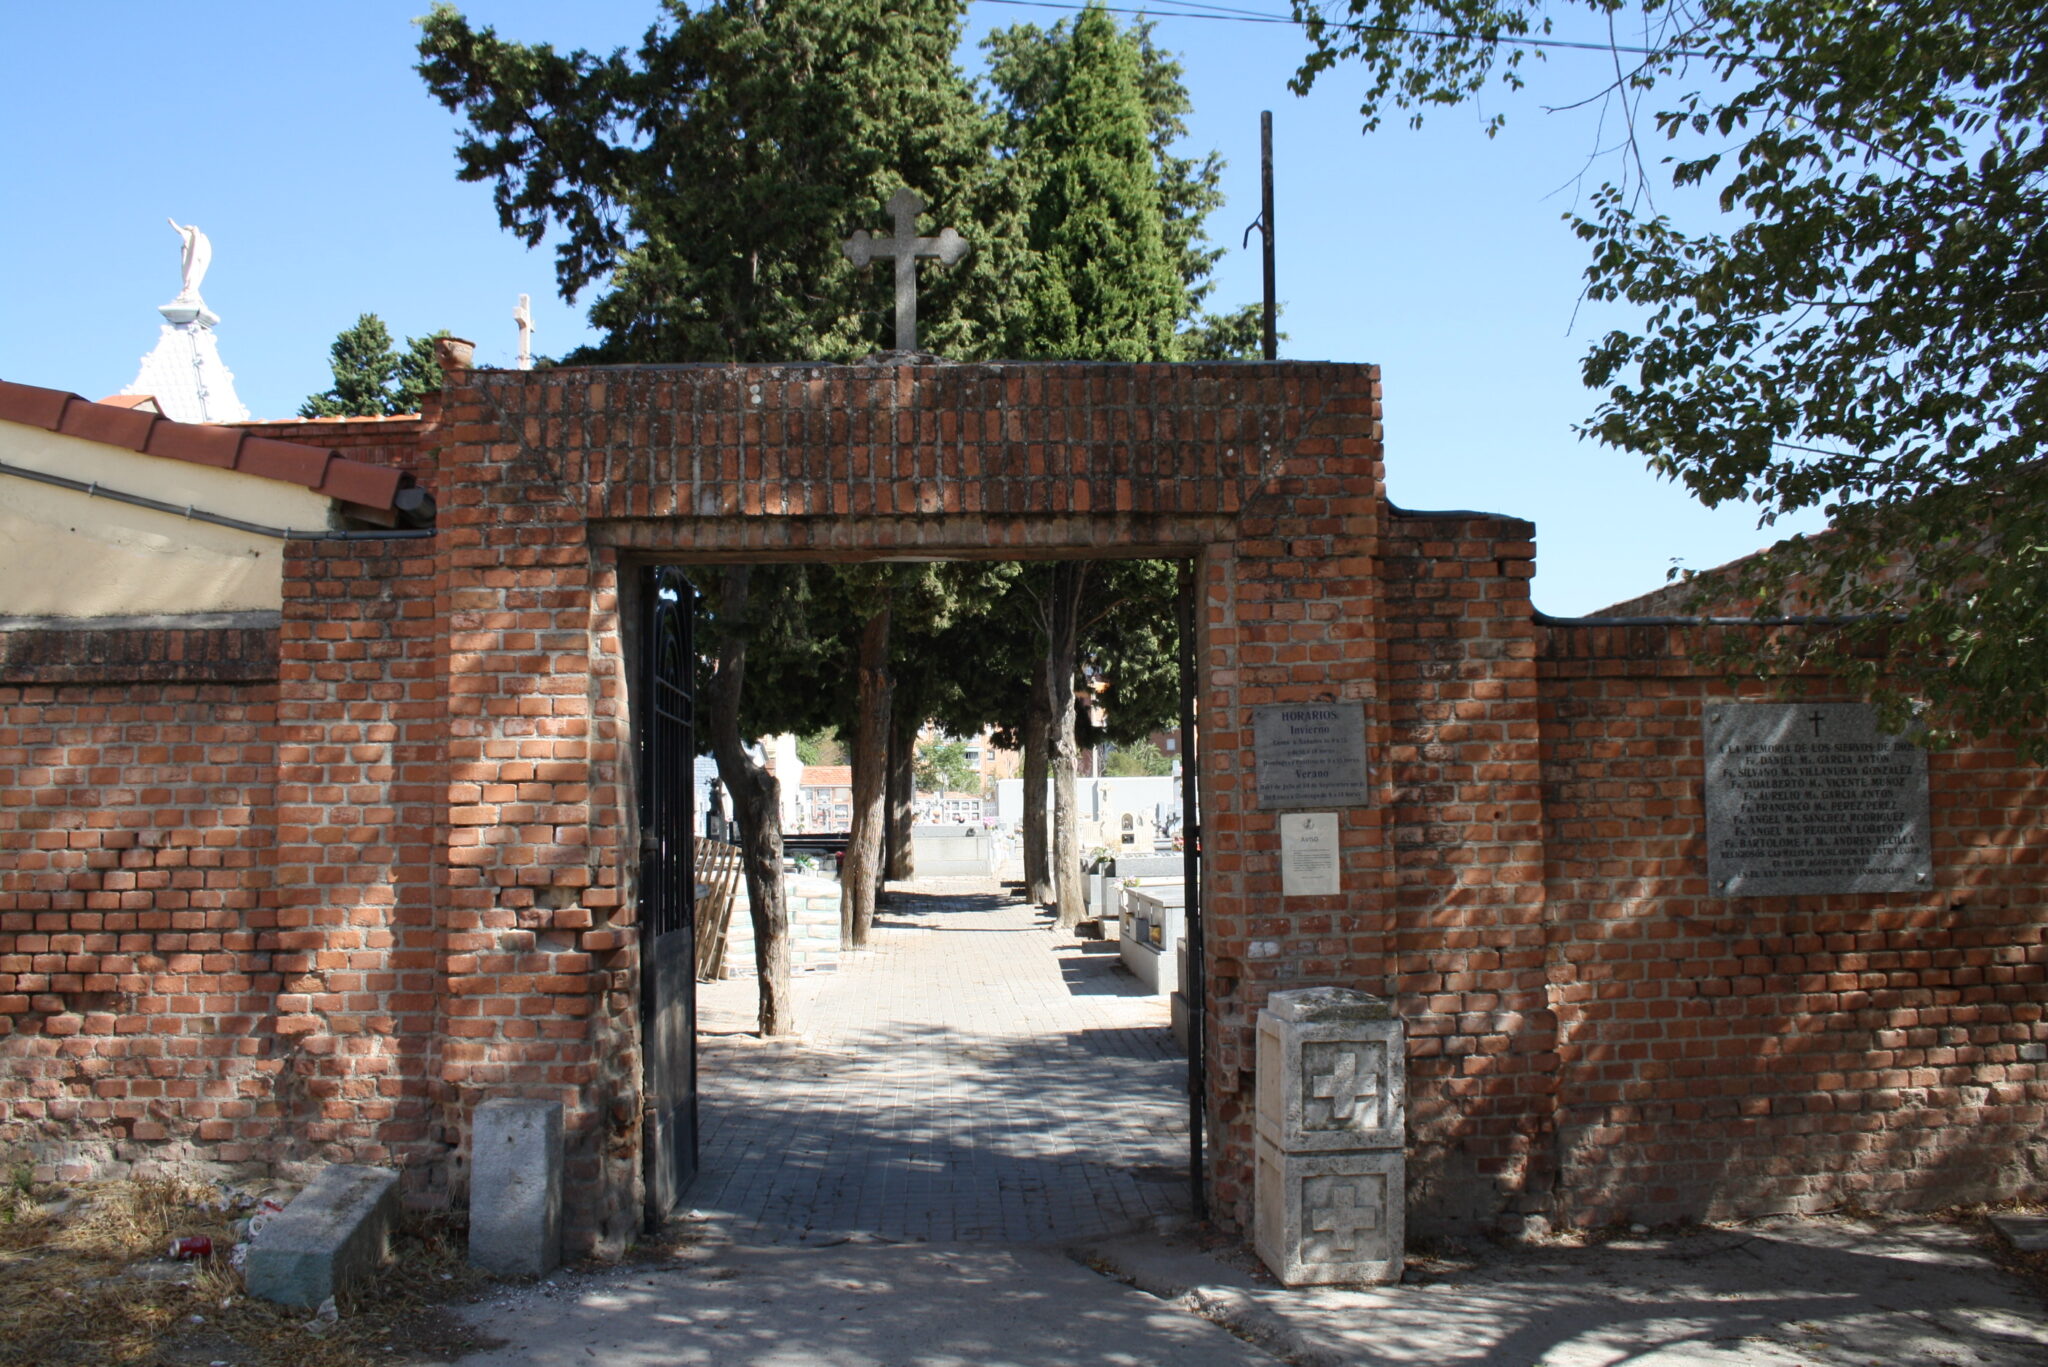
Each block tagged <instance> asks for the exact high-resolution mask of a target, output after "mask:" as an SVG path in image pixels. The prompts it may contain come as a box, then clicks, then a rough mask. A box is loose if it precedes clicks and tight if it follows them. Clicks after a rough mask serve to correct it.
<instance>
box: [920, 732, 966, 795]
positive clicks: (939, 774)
mask: <svg viewBox="0 0 2048 1367" xmlns="http://www.w3.org/2000/svg"><path fill="white" fill-rule="evenodd" d="M914 775H915V777H916V780H917V790H918V791H919V792H920V793H967V794H970V795H973V796H979V795H980V793H981V771H980V770H979V769H977V768H975V767H974V765H972V764H970V763H968V761H967V742H965V741H958V740H936V741H928V742H926V743H925V744H923V745H920V746H918V747H917V764H916V768H915V770H914Z"/></svg>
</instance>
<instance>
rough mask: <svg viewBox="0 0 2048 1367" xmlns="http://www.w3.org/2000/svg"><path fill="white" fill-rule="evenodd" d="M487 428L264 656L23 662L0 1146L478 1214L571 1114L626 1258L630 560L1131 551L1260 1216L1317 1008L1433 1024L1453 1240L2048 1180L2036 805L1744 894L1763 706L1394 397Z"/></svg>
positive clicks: (480, 425) (1429, 1157) (715, 415)
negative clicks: (416, 510) (1286, 850)
mask: <svg viewBox="0 0 2048 1367" xmlns="http://www.w3.org/2000/svg"><path fill="white" fill-rule="evenodd" d="M444 400H445V403H444V405H443V407H442V408H441V409H440V410H439V414H438V415H436V416H433V417H430V418H429V419H428V420H427V421H426V422H424V423H422V424H418V425H416V426H415V428H414V430H416V431H418V432H420V433H421V441H422V442H423V448H422V451H421V452H420V454H419V455H418V456H417V457H416V458H415V457H412V456H409V455H408V456H407V457H406V459H408V460H412V461H414V463H415V464H417V465H418V466H419V467H421V469H422V472H423V474H425V475H428V476H431V478H432V481H433V483H434V484H435V487H436V490H437V496H438V498H439V502H440V509H441V512H440V523H439V530H438V532H437V534H435V535H434V536H433V537H431V538H427V539H411V540H405V539H391V540H380V541H369V542H317V543H295V544H294V545H293V546H292V547H291V548H290V550H289V552H288V554H287V557H286V562H285V576H286V577H285V593H284V607H283V612H282V617H281V621H280V623H279V624H278V625H277V626H276V627H275V628H271V627H267V626H262V625H253V626H252V625H249V624H247V623H243V624H241V625H238V626H232V627H217V628H213V629H208V630H183V631H179V630H156V631H142V630H135V631H121V630H115V631H106V630H101V631H88V632H78V633H70V634H65V635H56V634H49V633H36V632H24V631H15V632H0V1102H4V1104H5V1111H4V1116H0V1144H11V1143H29V1144H33V1145H37V1146H40V1147H39V1151H40V1152H42V1153H45V1154H55V1153H57V1152H59V1151H60V1150H62V1151H63V1152H65V1153H67V1154H69V1155H71V1156H73V1157H74V1158H78V1159H80V1160H81V1161H86V1162H88V1163H112V1162H133V1161H141V1160H149V1159H176V1158H186V1157H204V1158H211V1159H217V1160H223V1161H231V1162H257V1163H264V1164H269V1165H273V1166H275V1165H286V1166H289V1165H291V1164H294V1163H310V1162H318V1161H330V1160H349V1161H358V1162H376V1163H392V1164H399V1165H402V1166H404V1167H405V1168H406V1170H407V1192H408V1195H409V1197H410V1198H411V1199H412V1200H414V1201H415V1202H421V1203H438V1202H444V1201H451V1200H452V1201H455V1202H460V1201H461V1200H463V1199H464V1198H465V1196H466V1181H467V1179H466V1166H465V1163H466V1151H467V1136H468V1132H469V1118H470V1116H471V1114H472V1112H473V1109H474V1106H475V1105H476V1103H477V1102H478V1101H480V1100H482V1099H484V1098H486V1097H490V1096H497V1095H513V1096H529V1097H541V1098H551V1099H558V1100H560V1101H562V1102H563V1103H564V1105H565V1108H566V1112H567V1120H568V1125H567V1144H568V1177H569V1203H568V1211H569V1219H568V1236H569V1240H570V1246H571V1247H572V1248H574V1249H578V1250H588V1249H592V1248H598V1247H606V1246H616V1245H617V1244H619V1243H621V1242H623V1241H624V1240H625V1239H626V1238H628V1237H630V1234H631V1233H632V1231H633V1230H634V1228H635V1227H636V1226H637V1223H638V1220H639V1216H640V1210H641V1204H642V1195H641V1191H640V1180H641V1179H640V1174H641V1161H642V1159H641V1152H640V1147H639V1144H640V1124H639V1115H640V1091H641V1088H640V1081H641V1062H640V1052H639V1026H638V1019H637V1006H638V989H639V980H638V949H639V946H638V942H637V930H638V928H637V916H636V910H635V895H636V888H635V877H636V869H637V858H638V856H637V850H638V832H637V830H636V829H635V820H636V818H635V811H634V803H633V792H634V786H633V785H634V772H633V763H634V751H633V741H634V735H635V730H634V707H635V703H636V698H635V680H636V679H637V678H638V677H639V675H638V673H637V670H636V669H635V668H634V667H633V661H634V660H635V658H636V655H637V652H638V650H639V647H640V642H639V638H638V634H637V630H636V625H635V624H637V622H638V621H639V618H640V616H641V607H642V606H643V605H641V604H640V603H639V602H638V601H637V595H638V593H639V590H640V584H641V582H642V570H643V568H644V566H646V565H647V564H650V563H655V562H659V561H664V560H667V561H683V562H690V561H698V562H706V561H717V560H721V559H724V560H735V559H745V560H756V559H814V560H858V559H862V558H870V557H876V556H884V555H888V556H900V555H933V556H940V555H972V556H1003V557H1017V558H1040V557H1048V556H1057V555H1138V554H1143V555H1163V556H1173V557H1181V558H1185V559H1187V560H1189V561H1191V562H1192V563H1193V564H1194V566H1195V567H1196V574H1197V584H1198V586H1199V592H1200V598H1201V601H1200V611H1199V622H1198V639H1197V641H1196V653H1197V658H1198V659H1199V661H1200V664H1201V669H1202V679H1201V685H1200V686H1201V690H1202V691H1201V695H1200V697H1199V700H1198V701H1199V706H1200V715H1201V717H1202V721H1203V732H1202V743H1203V761H1202V776H1201V781H1202V802H1203V814H1204V852H1205V859H1206V884H1207V886H1206V889H1205V891H1206V914H1207V918H1208V922H1207V924H1208V933H1209V935H1208V949H1209V964H1210V973H1209V980H1208V982H1207V984H1206V987H1205V1000H1206V1003H1207V1006H1208V1010H1209V1018H1210V1022H1211V1029H1210V1031H1209V1037H1208V1038H1209V1056H1208V1060H1207V1062H1208V1077H1209V1099H1210V1122H1211V1128H1210V1138H1211V1143H1210V1145H1209V1148H1208V1153H1209V1156H1210V1162H1211V1168H1210V1171H1209V1174H1208V1177H1209V1182H1210V1189H1211V1192H1212V1195H1213V1196H1214V1198H1215V1200H1214V1207H1215V1209H1216V1211H1217V1212H1218V1213H1219V1214H1220V1215H1221V1216H1223V1217H1224V1218H1225V1219H1226V1220H1233V1221H1235V1222H1237V1223H1239V1224H1240V1225H1242V1224H1246V1223H1248V1217H1249V1201H1250V1183H1249V1181H1248V1180H1247V1176H1248V1169H1249V1156H1250V1152H1249V1151H1250V1145H1251V1139H1250V1128H1249V1123H1248V1120H1249V1115H1248V1109H1247V1108H1248V1106H1249V1103H1250V1097H1251V1095H1252V1089H1253V1078H1252V1067H1253V1059H1254V1051H1253V1040H1252V1026H1253V1022H1254V1020H1255V1018H1256V1014H1257V1012H1258V1010H1259V1008H1260V1006H1261V1005H1262V1004H1263V1003H1264V1002H1265V1000H1266V997H1267V996H1268V994H1270V993H1271V992H1273V991H1275V990H1278V989H1281V988H1285V987H1294V986H1304V985H1313V984H1322V983H1339V984H1347V985H1354V986H1361V987H1365V988H1367V989H1370V990H1373V991H1377V992H1383V993H1389V994H1392V995H1393V996H1394V998H1395V999H1396V1000H1397V1002H1398V1003H1399V1006H1400V1009H1401V1012H1402V1015H1403V1016H1404V1018H1405V1019H1406V1020H1407V1021H1408V1023H1409V1027H1410V1032H1411V1033H1410V1039H1411V1065H1410V1088H1411V1092H1410V1095H1411V1115H1412V1117H1413V1130H1412V1133H1411V1141H1412V1147H1411V1168H1410V1171H1411V1175H1412V1189H1411V1192H1410V1202H1411V1218H1413V1219H1414V1221H1415V1223H1416V1227H1417V1228H1418V1229H1419V1230H1427V1229H1430V1228H1448V1227H1469V1226H1471V1225H1474V1224H1485V1223H1489V1222H1492V1221H1494V1220H1496V1219H1498V1218H1500V1217H1502V1216H1503V1215H1506V1216H1517V1215H1545V1216H1549V1217H1551V1218H1554V1219H1558V1220H1563V1221H1575V1222H1580V1223H1596V1222H1599V1221H1602V1220H1606V1219H1610V1218H1618V1217H1621V1216H1627V1217H1629V1218H1639V1219H1651V1218H1661V1217H1664V1216H1669V1215H1679V1214H1692V1215H1707V1214H1723V1213H1728V1214H1734V1213H1749V1212H1753V1211H1759V1210H1767V1209H1785V1208H1804V1207H1811V1206H1817V1205H1827V1204H1832V1203H1836V1202H1840V1201H1845V1200H1859V1201H1866V1202H1869V1203H1871V1204H1886V1205H1931V1204H1939V1203H1941V1202H1944V1201H1952V1200H1960V1199H1974V1198H1978V1197H1993V1196H2016V1195H2036V1196H2038V1195H2041V1194H2043V1193H2044V1192H2048V1151H2044V1144H2043V1141H2042V1139H2041V1138H2040V1135H2041V1131H2042V1121H2043V1116H2044V1103H2048V1080H2044V1079H2043V1076H2042V1074H2041V1069H2042V1068H2043V1067H2048V1027H2044V1024H2043V1020H2042V1014H2041V1012H2042V1004H2043V1001H2044V999H2048V991H2044V976H2043V975H2044V968H2048V956H2044V948H2043V943H2042V932H2041V925H2042V920H2043V916H2042V911H2043V908H2042V906H2041V900H2042V893H2041V889H2040V882H2041V878H2040V865H2041V852H2042V848H2043V844H2042V839H2041V837H2040V835H2039V834H2038V825H2039V822H2038V814H2039V811H2040V808H2041V801H2042V797H2043V781H2042V778H2041V775H2040V771H2039V770H2037V769H2034V768H2031V767H2027V766H2023V765H2021V764H2020V763H2019V762H2018V761H2017V760H2016V759H2015V758H2014V757H2013V756H2012V755H2011V754H2010V753H2007V752H2004V751H2001V750H1999V749H1997V748H1995V747H1981V748H1977V749H1973V750H1969V751H1965V752H1961V753H1957V754H1952V755H1938V756H1936V757H1934V759H1933V761H1932V763H1931V773H1932V783H1933V810H1934V823H1935V858H1936V864H1937V867H1938V870H1939V873H1938V879H1937V881H1938V886H1937V888H1936V889H1935V891H1934V892H1933V893H1931V894H1928V895H1925V896H1919V895H1903V894H1899V895H1885V896H1863V897H1836V898H1797V899H1792V898H1778V899H1756V898H1744V899H1739V900H1737V901H1732V902H1731V901H1723V900H1717V899H1712V898H1709V897H1708V896H1707V895H1706V890H1705V887H1704V881H1703V862H1704V843H1703V837H1702V834H1701V826H1702V816H1701V811H1700V802H1701V784H1702V759H1701V753H1700V749H1701V747H1700V729H1701V728H1700V718H1701V710H1702V708H1703V707H1704V706H1705V705H1706V703H1707V702H1708V701H1709V700H1711V699H1714V698H1722V697H1728V696H1733V695H1732V694H1731V693H1730V691H1729V687H1728V685H1726V684H1725V683H1724V682H1722V681H1721V680H1719V679H1718V678H1715V677H1713V676H1711V675H1709V674H1706V673H1703V672H1702V671H1700V670H1699V669H1697V668H1696V667H1695V666H1694V665H1693V664H1692V663H1690V660H1691V649H1692V646H1693V645H1694V644H1696V642H1695V641H1694V640H1693V639H1692V638H1690V637H1687V636H1685V635H1684V634H1682V633H1680V632H1677V631H1675V630H1672V629H1666V628H1657V627H1641V626H1636V627H1628V626H1613V625H1590V626H1589V625H1571V624H1557V623H1548V622H1545V621H1542V620H1540V619H1537V618H1536V617H1535V616H1534V615H1533V614H1532V612H1531V609H1530V605H1529V601H1528V581H1529V578H1530V574H1531V572H1532V569H1533V555H1534V547H1533V543H1532V536H1533V529H1532V528H1531V527H1530V526H1529V524H1527V523H1525V522H1518V521H1516V520H1514V519H1511V518H1502V517H1494V516H1488V515H1484V514H1477V513H1441V514H1403V513H1400V512H1398V511H1397V510H1392V509H1390V508H1389V507H1388V506H1387V505H1386V503H1385V501H1384V497H1383V492H1382V490H1383V483H1382V475H1383V470H1382V465H1381V450H1380V428H1379V417H1380V395H1379V381H1378V375H1377V372H1376V371H1375V370H1373V369H1371V368H1369V367H1356V366H1334V365H1297V364H1288V365H1239V366H1228V365H1213V366H1212V365H1196V366H1096V365H991V366H933V365H924V366H906V367H868V366H857V367H832V366H752V367H725V366H690V367H654V368H643V369H607V370H591V371H580V370H569V369H558V370H552V371H540V372H531V373H517V372H487V373H463V374H457V375H455V376H453V377H451V388H450V389H449V390H448V391H447V392H446V394H445V395H444ZM330 438H331V434H330V432H329V431H328V430H327V428H326V426H325V425H322V426H321V444H333V442H332V441H331V439H330ZM396 458H397V457H394V459H396ZM1816 682H1817V681H1816ZM1821 695H1822V696H1829V695H1827V694H1826V693H1825V690H1824V689H1823V690H1822V694H1821ZM1326 699H1344V700H1357V701H1360V702H1362V703H1363V704H1364V705H1365V711H1366V716H1367V718H1368V729H1369V737H1368V739H1369V742H1370V744H1369V754H1370V755H1371V757H1372V763H1373V765H1374V771H1373V776H1372V777H1373V783H1374V794H1375V800H1374V801H1373V803H1372V804H1371V805H1368V806H1364V807H1358V808H1353V809H1348V810H1346V811H1344V812H1343V814H1342V822H1343V829H1344V833H1345V853H1344V863H1343V891H1342V892H1341V893H1340V894H1338V895H1334V896H1329V897H1317V898H1283V897H1282V896H1281V895H1280V874H1279V849H1278V845H1279V840H1278V831H1277V821H1276V818H1275V814H1274V813H1272V812H1269V811H1266V810H1263V809H1261V808H1259V807H1258V806H1257V802H1256V792H1255V790H1254V787H1253V778H1252V766H1251V757H1250V753H1249V748H1250V736H1251V717H1250V709H1252V708H1254V707H1256V706H1259V705H1262V704H1268V703H1288V702H1306V701H1320V700H1326Z"/></svg>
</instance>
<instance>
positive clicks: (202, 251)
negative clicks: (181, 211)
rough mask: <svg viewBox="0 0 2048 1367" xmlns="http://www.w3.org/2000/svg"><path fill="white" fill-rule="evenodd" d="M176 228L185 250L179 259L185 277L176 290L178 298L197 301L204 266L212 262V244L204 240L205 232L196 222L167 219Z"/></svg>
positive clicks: (204, 269)
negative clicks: (200, 229)
mask: <svg viewBox="0 0 2048 1367" xmlns="http://www.w3.org/2000/svg"><path fill="white" fill-rule="evenodd" d="M168 222H169V223H170V225H171V226H172V227H173V228H176V229H177V230H178V236H179V237H181V238H183V239H184V240H185V250H184V253H183V256H182V259H181V261H180V265H181V266H182V268H183V270H184V273H185V279H184V284H183V286H182V287H180V289H179V290H178V299H179V300H181V301H185V302H195V303H196V302H197V301H198V299H199V282H200V281H202V280H204V279H205V278H206V268H207V267H208V266H210V265H212V264H213V244H212V243H211V242H209V241H207V240H206V234H205V233H202V232H200V231H199V228H198V226H197V225H196V224H180V223H179V222H178V220H177V219H175V218H173V219H170V220H168Z"/></svg>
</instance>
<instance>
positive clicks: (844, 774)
mask: <svg viewBox="0 0 2048 1367" xmlns="http://www.w3.org/2000/svg"><path fill="white" fill-rule="evenodd" d="M797 786H798V787H799V788H851V787H852V786H853V766H852V765H850V764H806V765H805V766H804V774H803V778H802V779H801V780H799V781H798V783H797Z"/></svg>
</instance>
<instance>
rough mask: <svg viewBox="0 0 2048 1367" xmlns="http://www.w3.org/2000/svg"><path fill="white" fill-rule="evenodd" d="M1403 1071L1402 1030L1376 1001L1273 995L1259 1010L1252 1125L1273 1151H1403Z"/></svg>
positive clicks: (1310, 992)
mask: <svg viewBox="0 0 2048 1367" xmlns="http://www.w3.org/2000/svg"><path fill="white" fill-rule="evenodd" d="M1338 993H1342V994H1343V995H1342V996H1341V997H1340V996H1337V995H1335V994H1338ZM1407 1076H1408V1060H1407V1045H1406V1043H1405V1032H1404V1031H1403V1030H1402V1027H1401V1022H1400V1021H1398V1020H1394V1019H1391V1013H1390V1011H1389V1010H1388V1008H1387V1004H1386V1003H1385V1002H1384V1001H1381V1000H1380V999H1379V998H1377V997H1369V996H1367V995H1366V994H1365V993H1362V992H1349V991H1346V990H1345V989H1342V988H1310V989H1307V990H1304V991H1300V992H1276V993H1274V994H1273V997H1272V999H1271V1000H1270V1001H1269V1002H1268V1004H1267V1006H1266V1009H1265V1010H1263V1011H1261V1012H1260V1013H1259V1037H1258V1107H1257V1112H1256V1117H1257V1120H1256V1125H1257V1131H1258V1133H1259V1135H1260V1136H1261V1137H1263V1138H1265V1139H1266V1140H1268V1141H1269V1142H1271V1143H1272V1144H1273V1145H1274V1146H1275V1147H1277V1148H1281V1149H1285V1150H1286V1151H1287V1152H1289V1153H1332V1152H1342V1151H1345V1150H1352V1149H1398V1148H1401V1147H1402V1146H1404V1145H1405V1144H1406V1143H1407V1139H1408V1136H1407Z"/></svg>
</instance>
